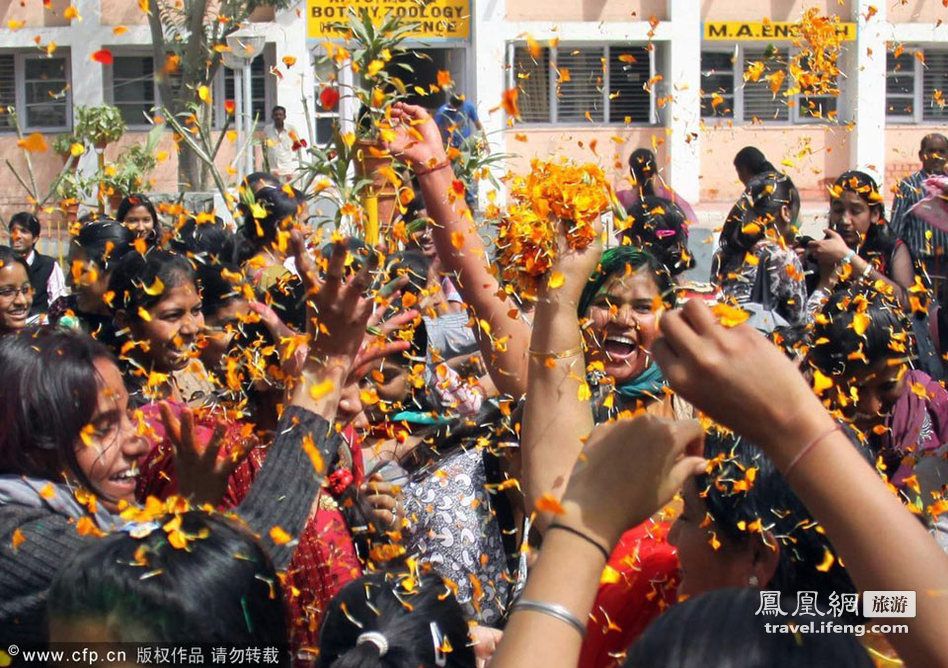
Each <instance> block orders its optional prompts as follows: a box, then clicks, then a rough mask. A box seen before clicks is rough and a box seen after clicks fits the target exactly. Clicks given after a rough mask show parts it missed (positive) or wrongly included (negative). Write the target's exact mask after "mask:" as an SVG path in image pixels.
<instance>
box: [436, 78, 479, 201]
mask: <svg viewBox="0 0 948 668" xmlns="http://www.w3.org/2000/svg"><path fill="white" fill-rule="evenodd" d="M434 119H435V123H437V124H438V130H440V131H441V141H442V142H444V145H445V147H446V148H453V149H455V151H449V152H448V155H449V157H450V156H451V154H452V153H455V154H456V151H459V150H461V149H462V148H463V147H465V146H469V145H470V143H471V141H472V140H471V137H472V136H473V135H474V130H477V131H478V133H479V134H480V141H479V142H478V147H477V148H478V149H480V148H481V146H483V147H484V149H485V150H486V148H487V133H486V131H485V130H484V124H483V123H481V119H480V118H478V116H477V107H475V106H474V104H473V103H472V102H468V100H467V98H466V97H465V96H464V95H462V94H460V93H458V92H455V91H449V92H448V101H447V102H445V103H444V104H442V105H441V106H440V107H438V110H437V111H436V112H435V115H434ZM472 150H474V149H472ZM454 159H455V158H454V157H451V160H454ZM464 186H465V193H464V200H465V201H466V202H467V205H468V206H469V207H470V208H471V209H473V208H474V204H475V203H476V201H477V182H476V181H475V180H473V179H471V180H469V181H467V180H466V181H465V182H464Z"/></svg>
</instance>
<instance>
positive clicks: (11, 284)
mask: <svg viewBox="0 0 948 668" xmlns="http://www.w3.org/2000/svg"><path fill="white" fill-rule="evenodd" d="M32 305H33V286H31V285H30V277H29V275H28V274H27V273H26V261H25V260H23V259H22V258H20V257H18V256H17V255H16V254H14V252H13V250H12V249H11V248H10V247H9V246H0V335H3V334H9V333H11V332H16V331H18V330H20V329H23V328H24V327H26V321H27V319H28V318H29V317H30V306H32Z"/></svg>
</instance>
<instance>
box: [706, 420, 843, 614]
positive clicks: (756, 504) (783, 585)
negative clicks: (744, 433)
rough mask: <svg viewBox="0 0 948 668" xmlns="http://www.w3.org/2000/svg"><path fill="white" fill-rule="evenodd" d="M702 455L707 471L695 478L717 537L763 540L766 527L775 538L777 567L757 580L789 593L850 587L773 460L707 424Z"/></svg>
mask: <svg viewBox="0 0 948 668" xmlns="http://www.w3.org/2000/svg"><path fill="white" fill-rule="evenodd" d="M704 456H705V457H706V458H707V459H708V460H709V461H711V462H712V466H713V468H712V471H711V473H705V474H702V475H699V476H698V477H697V479H696V480H695V484H696V486H697V489H698V494H699V495H700V496H702V498H703V499H704V502H705V505H706V506H707V511H708V514H709V515H710V516H711V519H712V520H714V523H715V525H716V526H717V528H718V530H719V531H720V534H721V538H724V539H727V540H728V541H730V542H731V543H732V544H738V545H741V544H746V543H747V541H750V540H763V539H764V537H763V533H762V532H763V531H769V532H770V533H771V534H772V535H773V536H774V538H775V539H776V540H777V542H778V546H779V551H780V552H779V560H778V562H777V570H776V572H775V573H774V576H773V578H772V579H771V581H770V582H765V583H761V585H762V586H764V588H766V589H775V590H779V591H781V592H784V593H786V594H788V595H790V596H794V597H795V596H796V592H798V591H817V592H820V593H821V594H825V596H823V597H821V598H823V599H824V600H825V598H826V597H828V596H829V595H830V593H832V592H836V593H837V594H841V593H843V592H847V593H853V592H855V591H856V588H855V586H854V585H853V583H852V581H851V580H850V579H849V575H848V574H847V573H846V571H845V569H844V568H843V567H842V566H841V565H840V563H839V559H838V558H837V557H836V555H835V550H834V549H833V547H832V545H830V542H829V541H828V540H827V538H826V535H825V534H824V533H823V532H822V531H821V529H820V527H819V525H818V523H817V522H816V521H815V520H814V519H813V516H812V514H811V513H810V512H809V511H808V510H807V508H806V506H805V505H803V502H802V501H800V499H799V498H798V497H797V495H796V494H795V493H794V492H793V490H792V489H791V488H790V485H789V484H788V483H787V481H786V479H785V478H784V477H783V475H782V474H781V473H780V472H779V471H778V470H777V467H776V466H774V463H773V462H772V461H771V460H770V458H769V457H767V456H766V455H765V454H764V453H763V452H762V451H761V450H760V449H758V448H757V447H756V446H755V445H753V444H751V443H749V442H747V441H746V440H744V439H743V438H741V437H739V436H735V435H733V434H731V433H728V432H724V431H721V430H718V429H716V428H712V429H709V430H708V431H707V432H706V434H705V446H704Z"/></svg>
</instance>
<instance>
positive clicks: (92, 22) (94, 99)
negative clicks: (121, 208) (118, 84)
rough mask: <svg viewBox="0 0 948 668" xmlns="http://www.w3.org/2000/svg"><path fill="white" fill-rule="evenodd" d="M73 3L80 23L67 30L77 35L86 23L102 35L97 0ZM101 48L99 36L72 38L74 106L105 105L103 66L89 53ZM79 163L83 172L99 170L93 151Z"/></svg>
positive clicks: (81, 0)
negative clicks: (99, 28)
mask: <svg viewBox="0 0 948 668" xmlns="http://www.w3.org/2000/svg"><path fill="white" fill-rule="evenodd" d="M75 6H76V9H77V10H79V15H80V16H81V17H82V19H83V20H82V23H73V24H72V28H71V29H70V30H71V31H73V32H75V33H76V34H79V33H80V31H82V30H83V27H84V26H87V27H88V30H89V32H90V33H91V34H94V35H97V36H101V35H102V34H103V33H102V31H101V30H95V29H94V28H98V26H99V24H100V22H101V19H100V12H99V0H77V1H76V3H75ZM101 48H102V42H101V37H99V39H76V38H73V39H72V40H71V43H70V45H69V59H70V69H71V70H72V88H70V90H69V92H70V94H71V95H72V106H73V107H74V108H75V107H79V106H82V107H98V106H100V105H103V104H105V73H104V72H103V67H105V66H104V65H100V64H99V63H97V62H94V61H93V60H92V54H93V53H95V52H96V51H98V50H99V49H101ZM73 122H75V121H73ZM78 165H79V170H80V171H81V172H82V173H83V174H87V175H88V174H94V173H95V171H96V170H97V169H98V162H97V157H96V152H95V151H86V153H85V154H84V155H83V156H82V157H80V158H79V163H78Z"/></svg>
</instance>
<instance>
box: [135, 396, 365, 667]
mask: <svg viewBox="0 0 948 668" xmlns="http://www.w3.org/2000/svg"><path fill="white" fill-rule="evenodd" d="M182 406H183V405H182V404H172V410H173V411H174V412H175V413H177V412H179V411H180V410H181V407H182ZM142 411H143V412H144V415H145V421H146V422H147V424H148V426H149V428H150V429H151V430H152V432H153V437H152V439H151V440H152V441H153V446H152V449H151V450H150V451H149V452H148V454H146V455H145V456H144V457H142V459H141V461H140V462H139V466H140V469H141V476H140V477H139V483H138V492H137V497H138V499H139V500H144V499H145V498H146V497H148V496H157V497H159V498H167V497H168V496H170V495H172V494H175V493H177V480H176V477H175V472H174V454H173V448H172V445H171V442H170V441H168V439H167V438H166V437H165V429H164V424H163V423H162V422H161V417H160V413H159V412H158V407H157V405H154V404H149V405H147V406H144V407H143V408H142ZM195 431H196V435H197V437H198V442H206V440H207V439H208V438H209V437H210V435H211V433H213V424H212V422H211V420H210V419H207V418H205V419H204V420H196V424H195ZM343 436H344V437H345V439H344V440H345V442H346V445H347V446H348V447H349V450H350V452H351V454H352V463H353V464H352V474H353V477H352V483H351V484H353V485H359V484H361V482H362V476H363V471H362V454H361V450H360V448H359V446H358V439H357V437H356V436H355V432H354V431H352V430H351V429H347V430H346V431H345V432H343ZM251 442H252V447H253V449H252V450H251V451H250V453H249V454H248V455H247V457H246V459H244V461H243V462H242V463H241V464H240V466H239V467H237V470H236V471H234V473H233V475H231V477H230V480H229V482H228V486H227V494H225V496H224V499H223V501H222V502H221V504H220V508H221V509H227V508H233V507H235V506H237V505H238V504H239V503H240V502H241V501H242V500H243V498H244V497H245V496H246V495H247V492H249V491H250V486H251V485H252V484H253V481H254V479H255V478H256V475H257V472H258V471H259V470H260V468H261V467H262V466H263V465H264V462H265V460H266V455H267V449H266V448H264V447H260V446H259V445H258V442H257V441H256V439H255V438H254V439H253V440H252V441H251ZM223 443H224V446H225V452H230V450H231V448H232V447H233V446H234V445H236V444H237V443H243V444H246V443H247V438H246V434H245V432H244V429H243V425H242V424H241V423H233V424H231V425H230V426H229V427H228V429H227V432H226V433H225V435H224V438H223ZM342 497H343V494H340V501H339V502H337V501H336V499H335V498H334V497H333V495H332V494H331V493H330V492H329V490H328V489H327V488H326V486H325V485H324V486H323V489H321V490H320V493H319V496H318V497H317V499H316V502H315V503H314V512H313V514H312V515H310V519H309V521H308V522H307V523H306V527H305V528H304V529H303V533H301V534H300V536H299V544H298V546H297V548H296V551H295V552H294V553H293V558H292V559H291V560H290V564H289V566H288V567H287V570H286V578H285V579H284V580H283V595H284V599H285V601H286V606H287V619H288V625H289V627H290V636H291V640H290V643H291V647H292V649H293V650H294V653H296V652H297V651H298V650H301V649H308V648H314V649H315V648H316V646H317V641H318V639H319V624H320V621H321V620H322V613H323V611H324V610H325V609H326V606H327V605H328V603H329V601H331V600H332V598H333V596H335V595H336V593H337V592H338V591H339V590H340V589H341V588H342V587H343V586H344V585H345V584H346V583H348V582H350V581H351V580H354V579H356V578H358V577H361V575H362V564H361V562H360V561H359V558H358V556H357V554H356V550H355V545H354V544H353V542H352V535H351V534H350V532H349V526H348V524H347V523H346V519H345V517H344V516H343V515H342V513H341V511H340V509H339V503H343V501H342V500H341V499H342ZM306 664H307V662H305V661H302V662H297V665H306Z"/></svg>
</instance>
